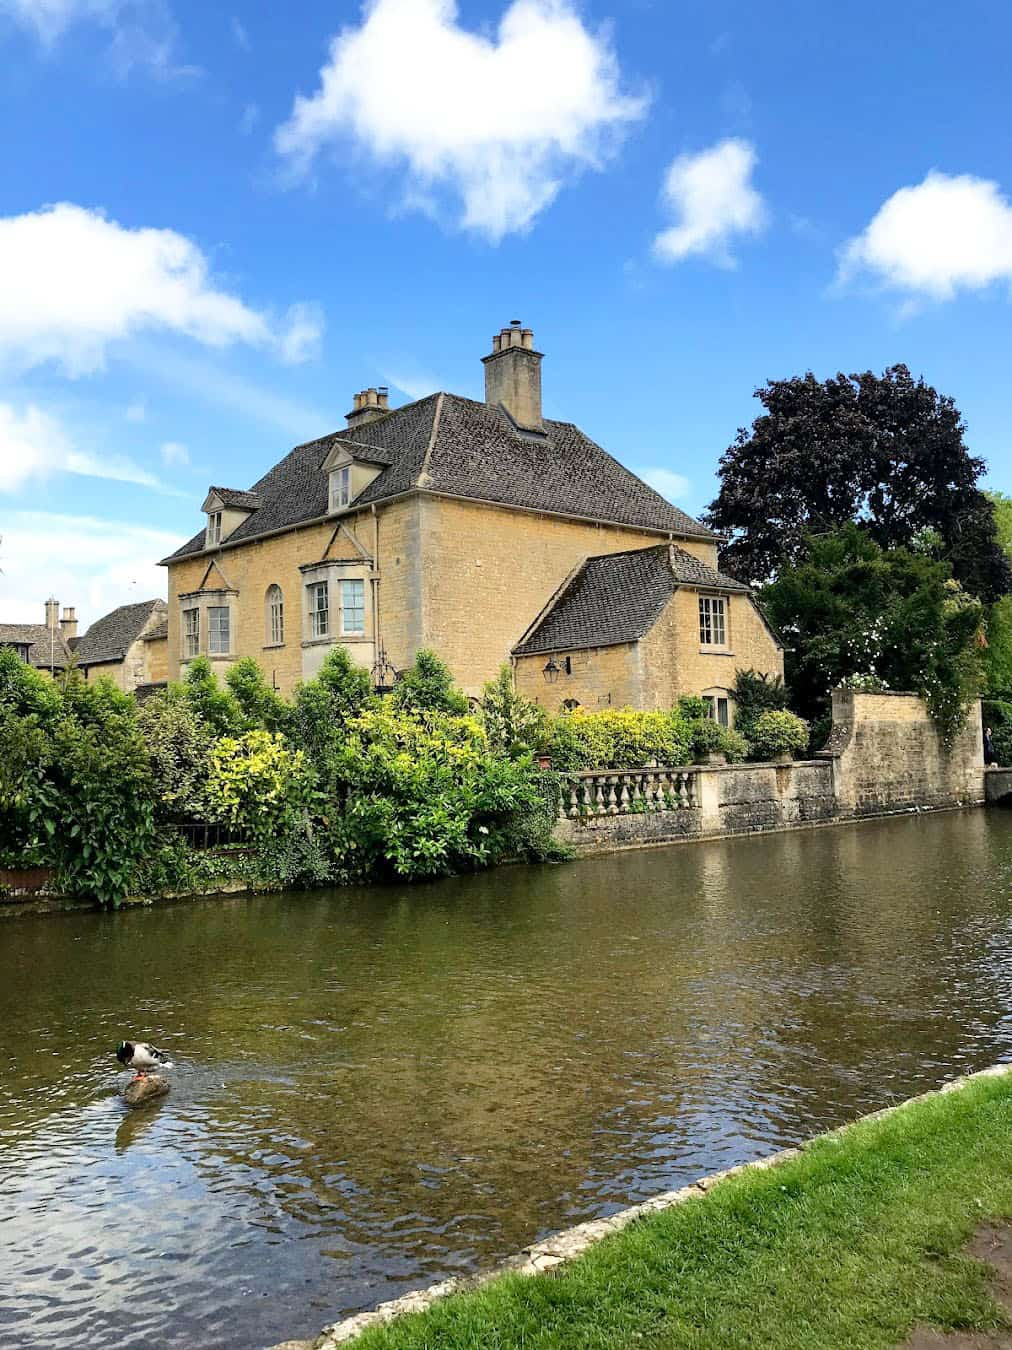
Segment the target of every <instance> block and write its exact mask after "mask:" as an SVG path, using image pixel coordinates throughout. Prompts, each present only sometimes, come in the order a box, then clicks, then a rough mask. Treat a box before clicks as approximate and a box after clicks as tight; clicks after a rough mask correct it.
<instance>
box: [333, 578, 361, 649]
mask: <svg viewBox="0 0 1012 1350" xmlns="http://www.w3.org/2000/svg"><path fill="white" fill-rule="evenodd" d="M337 584H338V595H339V598H340V605H341V636H342V637H365V580H364V578H362V577H340V578H339V579H338V583H337ZM351 587H358V588H359V589H358V592H357V594H359V595H360V596H361V604H355V605H349V604H347V603H346V602H345V596H346V595H347V594H348V591H349V589H350V588H351ZM349 611H350V612H352V613H355V614H358V613H360V614H361V616H362V621H361V627H359V628H350V627H349V626H348V623H347V620H346V619H345V615H346V614H347V613H348V612H349Z"/></svg>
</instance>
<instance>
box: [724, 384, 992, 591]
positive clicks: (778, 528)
mask: <svg viewBox="0 0 1012 1350" xmlns="http://www.w3.org/2000/svg"><path fill="white" fill-rule="evenodd" d="M756 397H757V398H758V399H759V400H760V402H761V403H762V405H763V407H764V408H765V409H766V411H765V413H763V414H762V415H761V416H759V417H757V418H756V419H755V421H754V422H753V424H752V427H751V429H746V428H744V427H742V428H740V429H739V431H738V436H737V438H736V440H735V442H734V444H733V445H731V446H730V447H729V448H728V449H727V450H726V451H725V452H724V454H723V456H722V457H721V461H720V470H719V473H720V482H721V486H720V492H719V493H718V495H717V498H716V499H715V500H714V501H713V502H712V503H711V505H710V507H709V510H708V512H707V516H706V520H707V523H708V524H709V525H710V526H711V527H712V528H713V529H715V530H717V531H718V532H719V533H721V534H725V535H728V536H729V537H730V542H729V544H728V546H727V548H726V550H725V551H724V552H723V554H722V565H723V567H724V568H725V570H727V571H730V572H732V573H733V574H734V575H736V576H738V577H739V578H741V579H742V580H744V581H748V582H751V583H754V584H761V583H763V582H768V581H770V580H772V579H773V578H775V577H776V576H777V575H778V573H779V572H780V571H781V569H783V568H785V567H790V566H792V565H794V564H796V563H797V562H798V561H799V560H800V559H801V558H802V557H803V556H804V555H805V552H806V547H807V545H806V537H807V536H808V535H811V534H818V533H822V532H825V531H829V530H833V529H836V528H838V527H840V526H842V525H845V524H847V523H848V522H850V521H859V522H860V523H861V524H862V525H863V526H864V527H865V529H866V531H867V536H868V538H870V539H871V540H872V541H874V542H875V543H876V544H879V545H880V546H881V547H882V548H895V547H902V546H906V545H909V544H911V543H912V542H913V541H914V540H915V538H916V537H917V535H918V534H919V533H921V532H922V531H924V530H933V531H935V532H937V535H938V536H939V537H940V539H941V543H942V548H943V552H944V556H945V557H946V558H947V559H948V560H949V562H950V564H951V567H952V573H953V575H954V576H955V578H956V579H957V580H958V581H959V582H960V583H961V584H962V585H963V586H964V587H965V588H966V589H967V590H969V591H970V592H972V593H973V594H974V595H977V596H980V597H981V598H982V599H984V600H987V601H991V600H994V599H996V598H997V597H998V596H999V595H1002V594H1003V593H1005V592H1006V591H1008V590H1009V589H1010V588H1012V572H1010V568H1009V562H1008V559H1007V558H1006V556H1005V554H1004V552H1003V550H1002V549H1001V547H1000V545H999V542H998V539H997V532H996V525H995V513H994V508H993V506H992V503H991V501H990V500H989V499H988V498H987V497H986V496H985V494H984V493H983V492H982V491H981V490H980V488H979V487H978V486H977V484H978V480H979V479H980V476H981V474H982V473H983V471H984V462H983V460H981V459H979V458H977V457H976V456H974V455H971V454H970V452H969V450H968V449H967V446H966V444H965V441H964V435H965V430H966V429H965V426H964V424H963V421H962V418H961V416H960V413H959V410H958V408H957V407H956V405H955V403H954V402H953V400H952V399H951V398H949V397H948V396H946V395H942V394H939V393H938V392H937V391H936V390H935V389H933V388H932V387H931V386H930V385H928V384H926V383H925V382H924V380H923V379H917V380H915V379H914V378H913V376H912V375H911V374H910V371H909V370H908V369H907V367H906V366H904V365H896V366H891V367H890V368H889V369H888V370H886V371H885V373H884V374H883V375H875V374H873V373H872V372H871V371H866V372H865V373H864V374H859V375H843V374H838V375H836V376H834V377H832V378H830V379H827V380H817V379H816V378H815V376H814V375H813V374H812V373H811V372H809V373H808V374H806V375H803V376H797V377H795V378H792V379H787V380H772V381H770V382H769V383H768V384H766V385H765V386H764V387H763V388H761V389H757V390H756Z"/></svg>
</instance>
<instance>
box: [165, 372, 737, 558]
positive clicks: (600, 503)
mask: <svg viewBox="0 0 1012 1350" xmlns="http://www.w3.org/2000/svg"><path fill="white" fill-rule="evenodd" d="M545 431H546V434H545V435H544V436H533V435H530V434H522V433H520V432H518V431H517V429H516V428H515V427H514V425H513V423H512V422H511V421H510V419H509V418H508V417H507V416H506V414H505V413H504V412H503V411H502V410H501V409H499V408H496V407H490V406H489V405H488V404H486V403H478V402H476V401H475V400H473V399H468V398H460V397H458V396H457V395H455V394H431V395H429V397H428V398H423V399H419V400H418V402H416V403H408V404H406V405H405V406H404V407H403V408H398V409H396V410H395V411H394V412H391V413H388V414H386V415H384V416H383V417H377V418H374V419H373V420H372V421H370V422H367V423H366V424H365V425H364V426H358V427H356V426H352V427H348V428H347V429H345V430H343V431H339V432H335V433H333V434H331V435H329V436H323V437H321V438H320V439H319V440H315V441H308V442H306V444H304V445H298V446H296V447H295V449H294V450H292V451H291V453H290V454H288V455H286V456H285V458H284V459H283V460H281V462H280V463H279V464H276V465H275V466H274V468H273V469H271V470H270V472H269V473H266V474H265V475H264V476H263V478H261V479H260V480H259V481H258V482H257V483H254V485H253V488H252V495H253V496H255V498H256V500H257V501H258V502H259V504H260V505H259V510H258V511H256V512H255V514H253V515H251V516H249V517H248V518H247V519H246V520H244V521H243V522H242V523H241V524H240V525H238V526H237V527H236V529H235V530H233V531H232V533H231V534H230V535H229V537H228V539H227V541H225V542H224V544H223V547H226V548H227V547H231V546H232V545H235V544H240V543H242V542H244V541H245V540H247V539H256V538H257V537H258V536H260V535H263V534H267V533H270V532H272V531H275V530H281V529H286V528H288V527H290V526H294V525H298V524H300V523H302V522H304V521H307V520H313V519H318V518H319V517H322V516H325V515H327V511H328V490H327V478H326V474H324V473H323V472H322V471H321V467H322V465H323V462H324V460H325V459H326V457H327V455H328V454H329V453H330V451H331V450H332V449H333V448H334V447H335V446H336V445H338V444H344V445H346V446H347V447H348V449H349V450H351V451H352V452H353V453H354V452H355V450H356V449H358V450H359V452H360V455H361V458H363V459H366V460H371V461H372V462H373V463H380V464H385V467H384V469H383V471H382V472H381V473H379V474H378V475H377V476H376V478H375V479H373V481H372V482H371V483H370V484H369V486H368V487H367V488H366V489H365V491H364V492H362V493H361V494H360V496H359V497H357V498H356V500H355V502H354V503H353V507H361V506H367V505H369V504H371V503H373V502H381V501H384V500H386V499H387V498H389V497H394V496H397V495H399V494H400V493H403V492H408V491H410V490H411V489H413V488H421V489H426V490H428V491H431V492H439V493H444V494H447V495H449V496H454V497H464V498H470V499H472V500H481V501H488V502H497V503H501V504H502V505H504V506H513V507H521V508H525V509H528V510H532V511H544V512H548V513H551V514H553V515H570V516H578V517H581V518H584V519H588V520H599V521H606V522H611V523H614V524H619V525H629V526H632V527H634V528H635V527H640V528H643V529H649V530H657V531H660V532H663V533H670V534H674V535H678V536H682V537H686V536H688V537H693V538H700V539H713V538H715V536H714V535H713V534H712V533H711V532H710V531H709V530H707V529H706V527H705V526H703V525H701V524H700V523H699V522H698V521H697V520H693V519H692V517H691V516H688V515H686V513H685V512H684V511H680V510H679V509H678V507H677V506H672V504H671V503H670V502H668V501H666V500H665V499H664V498H663V497H662V496H661V495H660V493H658V492H655V491H654V489H653V488H651V487H648V486H647V484H646V483H644V482H643V481H642V479H640V478H637V477H636V475H635V474H634V473H632V472H630V470H628V469H626V468H623V466H622V465H621V464H619V463H618V461H617V460H615V459H613V458H612V457H611V455H609V454H608V453H607V452H606V451H604V450H602V449H601V447H600V446H599V445H597V444H595V442H594V441H592V440H591V439H590V438H589V437H588V436H585V435H584V433H583V432H582V431H581V430H580V429H579V428H578V427H576V426H574V425H573V424H572V423H571V422H552V421H547V420H546V422H545ZM215 491H219V492H220V489H215ZM205 542H206V541H205V534H204V531H203V530H201V531H200V533H199V534H196V535H194V537H193V538H192V539H191V540H189V542H188V543H186V544H184V545H183V546H182V548H180V549H177V550H176V552H175V553H173V554H172V555H171V556H170V557H169V558H166V559H164V561H165V562H172V561H174V560H175V559H177V558H184V557H187V556H189V555H190V554H194V553H201V552H204V550H205Z"/></svg>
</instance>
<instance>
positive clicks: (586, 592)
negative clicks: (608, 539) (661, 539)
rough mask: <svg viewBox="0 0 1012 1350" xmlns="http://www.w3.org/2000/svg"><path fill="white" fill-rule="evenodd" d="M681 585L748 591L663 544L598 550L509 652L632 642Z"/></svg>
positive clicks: (531, 652)
mask: <svg viewBox="0 0 1012 1350" xmlns="http://www.w3.org/2000/svg"><path fill="white" fill-rule="evenodd" d="M683 585H688V586H705V587H707V588H712V589H714V590H722V591H738V592H745V593H746V594H747V593H748V588H747V587H746V586H743V585H742V584H741V583H740V582H738V581H735V580H733V578H731V577H727V576H724V575H723V573H721V572H717V571H715V570H714V569H713V568H712V567H707V565H706V564H705V563H702V562H700V561H699V559H698V558H694V557H693V556H692V554H691V553H686V552H685V550H684V549H680V548H676V547H674V546H672V545H669V544H658V545H655V546H654V547H653V548H640V549H633V550H631V551H630V552H627V553H604V554H600V555H599V556H597V557H594V558H588V559H587V560H586V561H585V562H584V563H582V564H581V566H580V568H579V570H578V571H577V573H576V575H575V576H573V577H572V578H571V579H570V580H569V582H567V584H566V585H565V586H564V587H563V589H562V590H561V591H560V593H559V594H558V595H557V596H556V598H555V599H554V600H553V601H552V603H551V605H550V607H549V609H548V610H547V611H546V612H545V613H544V614H543V615H542V616H541V618H540V619H539V620H538V621H537V623H536V624H535V626H534V628H533V629H532V630H531V631H530V632H529V633H528V635H527V636H526V637H525V638H524V639H523V641H522V642H521V643H520V644H519V646H517V647H516V648H514V654H515V655H517V656H534V655H537V654H538V653H541V654H544V653H546V652H548V653H550V652H559V651H567V650H574V649H582V648H586V647H614V646H616V645H617V644H618V643H621V642H637V641H638V640H639V639H640V638H641V637H643V636H644V635H645V634H646V633H648V632H649V631H650V629H651V628H652V627H653V626H654V624H655V623H656V622H657V620H658V619H659V618H660V616H661V612H662V611H663V609H664V607H665V605H666V604H667V603H668V601H669V600H670V599H671V596H672V595H673V594H674V592H675V591H676V590H677V588H678V587H679V586H683Z"/></svg>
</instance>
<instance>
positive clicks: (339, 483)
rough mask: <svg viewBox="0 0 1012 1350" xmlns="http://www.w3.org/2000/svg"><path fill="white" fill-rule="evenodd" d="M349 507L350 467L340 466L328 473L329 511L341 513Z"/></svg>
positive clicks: (348, 465)
mask: <svg viewBox="0 0 1012 1350" xmlns="http://www.w3.org/2000/svg"><path fill="white" fill-rule="evenodd" d="M350 505H351V465H350V464H342V465H340V467H338V468H336V469H331V471H330V509H331V511H343V510H344V509H345V507H347V506H350Z"/></svg>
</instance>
